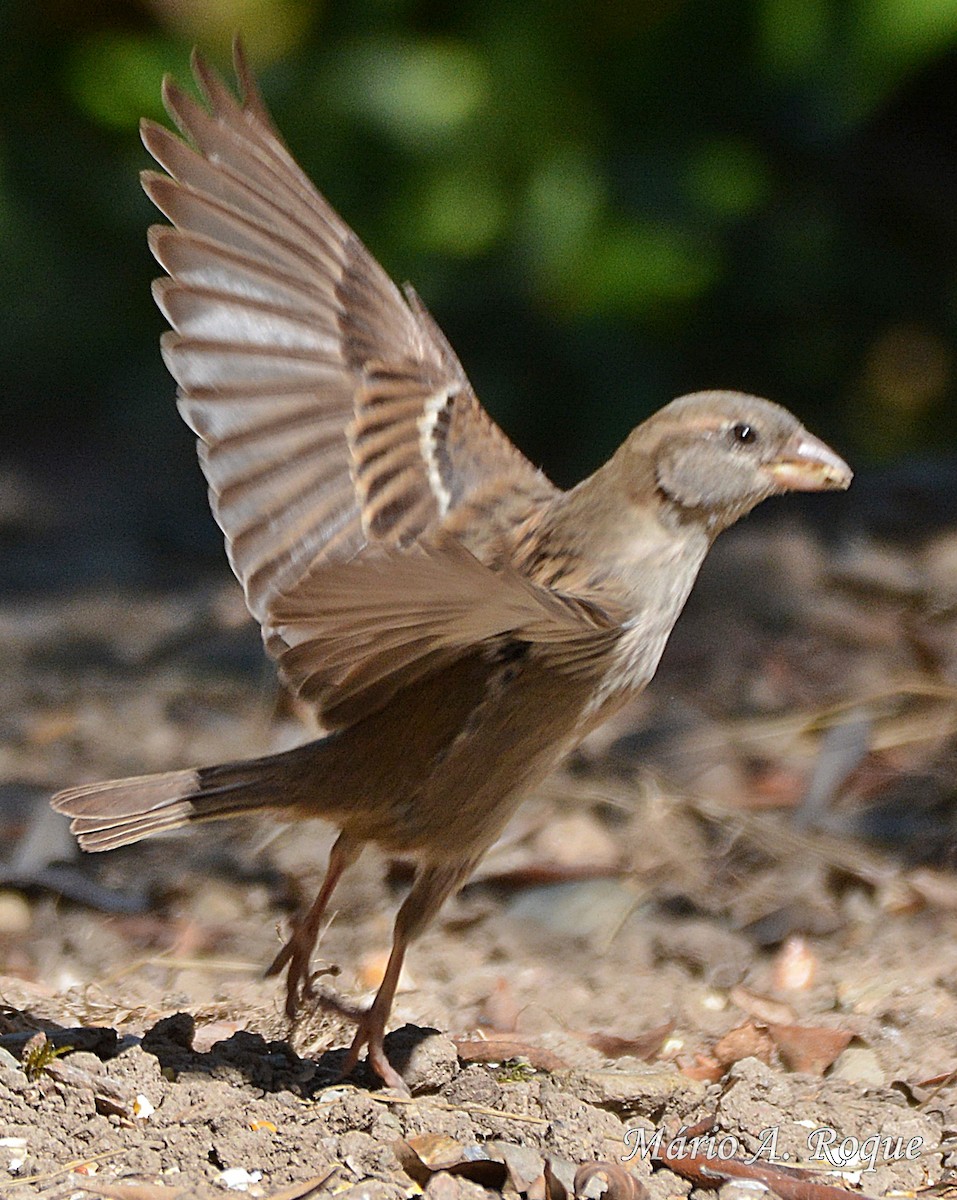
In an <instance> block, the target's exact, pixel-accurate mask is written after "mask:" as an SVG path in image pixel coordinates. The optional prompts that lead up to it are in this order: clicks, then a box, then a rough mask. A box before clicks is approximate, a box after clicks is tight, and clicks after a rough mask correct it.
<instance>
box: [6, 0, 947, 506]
mask: <svg viewBox="0 0 957 1200" xmlns="http://www.w3.org/2000/svg"><path fill="white" fill-rule="evenodd" d="M237 29H238V30H240V31H241V32H242V34H243V36H244V38H245V41H246V43H247V46H248V49H249V52H250V55H251V57H252V59H253V61H254V63H255V64H256V66H257V69H258V70H259V72H260V74H261V77H262V81H263V89H264V92H265V94H266V97H267V100H268V102H269V104H270V106H271V107H272V109H273V112H274V115H275V119H276V122H277V124H278V126H279V128H280V129H281V130H282V131H283V133H284V136H285V137H286V139H287V141H288V143H289V144H290V146H291V147H292V149H293V151H294V153H295V154H296V156H297V157H298V158H299V159H300V161H301V162H302V163H303V165H304V167H305V168H306V169H307V171H308V172H309V174H310V175H311V176H312V177H313V178H314V179H315V180H316V182H317V183H318V184H319V186H320V187H321V188H322V189H323V190H324V191H325V192H326V194H327V195H328V196H329V197H330V199H331V200H332V202H333V203H334V204H335V205H336V207H337V208H339V210H340V211H341V212H342V213H343V215H344V216H345V217H346V219H347V220H348V221H349V222H350V223H351V224H352V225H353V226H354V227H355V228H356V230H357V231H358V232H359V233H360V235H361V236H362V237H363V239H364V240H365V241H366V242H367V243H368V244H369V246H370V248H371V249H372V250H373V252H374V253H375V254H376V255H377V256H378V257H379V258H380V259H381V260H382V261H383V263H384V264H385V265H386V267H387V268H388V269H389V270H390V272H391V273H393V274H394V275H395V276H396V277H397V278H399V279H401V280H404V279H409V280H411V281H412V282H413V283H414V284H415V286H416V288H417V290H418V291H419V292H420V294H421V295H422V296H423V298H424V299H425V300H426V302H427V303H428V304H429V306H430V307H431V308H432V310H433V311H434V313H435V314H436V316H437V318H438V319H439V321H440V323H441V324H442V325H443V327H444V328H445V330H446V332H447V334H448V335H449V337H450V339H451V340H452V342H453V344H454V345H455V346H456V348H457V349H458V351H459V353H460V356H461V358H462V360H463V362H464V364H465V366H466V369H467V370H468V371H469V373H470V376H471V378H472V380H473V383H474V384H475V385H476V388H477V389H478V391H479V393H480V395H481V396H482V397H483V399H484V400H485V403H486V404H487V406H488V407H489V408H490V409H491V410H492V411H493V413H494V414H495V415H496V416H497V417H498V419H499V420H500V421H501V422H502V423H503V424H504V425H505V426H506V428H507V429H508V430H509V432H510V433H511V434H512V435H513V436H514V437H515V438H516V439H517V440H518V441H519V442H520V443H521V444H522V445H523V447H524V448H525V449H526V450H527V451H528V452H530V453H531V454H532V456H533V457H534V458H536V459H537V460H538V461H540V462H543V463H544V464H545V465H546V467H547V468H548V469H549V470H550V472H551V473H552V474H553V476H554V477H555V478H557V479H558V480H559V481H560V482H563V483H565V482H569V481H571V480H572V479H574V478H576V477H577V476H578V475H580V474H581V473H582V472H584V471H586V470H589V469H591V468H592V467H594V466H595V465H596V463H597V462H598V461H599V460H600V459H601V458H602V457H603V456H604V455H605V454H607V453H608V452H609V451H610V450H611V449H612V448H613V447H614V446H615V445H616V444H617V442H618V441H619V440H620V439H621V437H622V436H623V434H624V433H625V432H626V431H627V429H629V428H630V427H631V426H632V425H633V424H635V423H636V421H637V420H639V419H640V418H641V417H642V416H644V415H645V414H646V413H647V412H649V411H651V410H652V409H654V408H656V407H658V406H659V405H660V404H662V403H663V402H664V401H666V400H667V399H669V398H670V397H671V396H673V395H677V394H679V393H681V392H683V391H688V390H692V389H696V388H700V387H711V386H721V387H739V388H742V389H746V390H751V391H756V392H759V393H762V394H765V395H768V396H771V397H772V398H774V399H777V400H780V401H781V402H783V403H785V404H787V405H789V406H791V407H793V408H794V409H795V410H796V411H797V412H798V413H800V414H801V415H802V416H803V417H805V418H806V419H807V420H808V422H809V423H811V424H812V425H813V426H814V427H815V428H816V429H818V430H819V431H820V432H821V433H823V434H824V435H826V436H828V437H830V438H833V439H834V440H835V442H836V444H837V445H838V446H839V447H840V448H841V449H843V450H845V451H846V452H847V453H848V454H849V455H850V456H851V457H852V458H854V459H855V460H857V461H858V462H860V461H861V460H864V461H866V460H867V459H872V460H882V459H889V458H894V457H897V456H900V455H902V454H903V453H905V452H909V451H924V450H929V449H934V450H936V449H939V450H951V451H952V450H953V449H954V446H955V442H957V417H955V404H954V397H955V391H957V371H955V357H954V356H955V346H957V255H955V238H957V88H955V84H957V0H844V2H841V0H802V2H801V3H792V2H790V0H728V2H727V3H720V4H719V3H706V2H704V0H684V2H682V0H617V2H616V0H557V2H550V0H456V2H455V3H440V2H438V0H433V2H428V0H422V2H417V3H416V2H412V0H351V2H349V0H329V2H327V3H309V0H138V2H137V0H125V2H124V0H88V2H87V3H84V4H82V5H77V4H74V3H72V0H6V5H5V6H3V7H0V36H2V38H3V52H2V53H3V70H2V71H0V308H2V312H3V321H2V325H0V371H2V377H3V379H4V381H5V386H4V388H3V390H2V392H0V437H2V439H3V440H2V447H3V448H4V449H0V455H3V454H4V453H6V454H13V453H16V452H17V451H18V449H20V448H29V447H30V446H36V445H38V444H40V443H45V444H49V442H50V441H51V439H52V440H55V439H57V438H60V439H66V440H67V442H68V444H70V445H73V446H75V447H76V448H77V452H78V453H82V447H83V445H84V443H86V442H96V443H101V444H109V443H110V442H111V441H112V442H113V444H115V445H120V444H121V443H122V444H126V445H132V446H136V447H140V448H141V449H140V450H137V451H136V452H137V453H142V455H143V461H144V462H151V461H152V460H151V459H150V455H152V456H154V458H155V461H156V462H160V461H163V462H171V461H173V459H177V460H178V459H179V458H185V456H186V455H188V453H189V448H188V439H184V438H182V437H181V436H180V434H179V433H178V432H176V433H174V432H173V429H174V427H175V419H174V418H173V416H172V404H171V393H172V388H171V384H170V383H169V381H168V379H167V377H166V376H165V374H164V371H163V368H162V365H161V363H160V359H159V354H158V350H157V346H156V338H157V336H158V333H159V332H160V329H161V327H162V323H161V321H160V318H159V316H158V315H157V314H156V313H155V312H154V311H153V308H152V304H151V301H150V298H149V288H148V281H149V279H150V278H151V277H152V275H153V274H154V273H155V271H154V269H153V267H152V265H151V261H150V259H149V256H148V253H147V250H146V244H145V229H146V226H147V225H148V224H149V223H150V222H151V221H152V220H153V219H154V214H152V213H151V211H150V206H149V205H148V203H147V202H146V200H145V199H144V198H143V197H142V195H141V193H140V191H139V188H138V185H137V181H136V174H137V171H138V170H139V169H141V168H142V167H144V166H146V165H147V162H146V155H145V152H144V151H143V150H142V148H141V147H140V144H139V141H138V137H137V130H136V126H137V120H138V118H139V117H140V116H141V115H149V116H153V117H160V116H161V115H162V112H161V106H160V100H159V89H160V80H161V76H162V74H163V72H164V71H166V70H170V71H172V72H174V73H175V74H177V75H178V76H179V77H180V79H185V77H186V75H187V72H188V54H189V49H190V47H191V45H192V44H193V43H195V42H198V43H199V44H200V45H201V47H202V48H203V49H204V50H205V51H206V52H207V53H208V54H209V55H210V56H211V57H212V58H213V59H214V60H215V61H217V62H219V63H220V64H221V65H222V66H223V67H224V69H228V58H229V54H228V46H229V42H230V39H231V36H232V33H233V32H234V31H235V30H237Z"/></svg>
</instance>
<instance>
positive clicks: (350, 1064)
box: [321, 858, 475, 1093]
mask: <svg viewBox="0 0 957 1200" xmlns="http://www.w3.org/2000/svg"><path fill="white" fill-rule="evenodd" d="M474 865H475V859H474V858H473V859H469V861H468V862H465V863H461V862H459V863H446V864H442V865H441V866H426V867H421V868H420V869H419V873H418V874H417V875H416V877H415V882H414V883H413V885H412V890H411V891H410V892H409V894H408V896H406V898H405V901H404V903H403V904H402V907H401V908H400V909H399V911H398V914H397V915H396V918H395V928H394V930H393V934H392V953H391V954H390V955H389V962H388V964H387V966H386V969H385V976H384V977H383V980H382V983H381V984H380V985H379V990H378V992H376V997H375V1000H373V1002H372V1006H371V1007H370V1008H368V1009H366V1010H365V1011H364V1012H349V1011H348V1010H345V1009H342V1008H339V1007H337V1006H336V1005H335V1004H334V1003H332V1004H329V1003H328V1002H327V1001H321V1003H323V1005H325V1006H327V1007H331V1008H333V1009H335V1011H337V1012H339V1013H340V1014H341V1015H344V1016H347V1017H350V1018H351V1019H352V1020H354V1021H355V1022H356V1023H357V1024H358V1026H359V1028H358V1029H357V1030H356V1035H355V1037H354V1038H353V1039H352V1045H351V1046H350V1047H349V1053H348V1054H347V1055H346V1061H345V1064H344V1066H343V1069H342V1075H343V1078H344V1077H345V1076H347V1075H349V1074H350V1073H351V1071H352V1070H353V1068H354V1067H355V1065H356V1063H357V1062H358V1061H359V1055H360V1053H361V1051H362V1047H363V1046H368V1047H369V1064H370V1066H371V1067H372V1069H373V1070H374V1071H375V1073H376V1074H377V1075H378V1076H379V1078H380V1079H381V1080H382V1082H383V1083H384V1084H385V1085H386V1087H393V1088H396V1089H397V1090H398V1091H400V1092H405V1093H408V1090H409V1089H408V1087H407V1086H406V1084H405V1081H404V1080H403V1078H402V1076H401V1075H400V1074H399V1072H398V1071H397V1070H396V1069H395V1067H393V1066H392V1064H391V1063H390V1062H389V1060H388V1058H386V1053H385V1047H384V1045H383V1039H384V1038H385V1026H386V1022H387V1021H388V1019H389V1013H390V1012H391V1011H392V1002H393V1000H394V999H395V990H396V987H397V986H398V983H399V975H400V973H401V971H402V960H403V959H404V958H405V952H406V950H407V948H408V946H409V943H410V942H412V941H413V940H414V939H415V938H416V937H418V935H419V934H420V933H421V932H422V931H423V930H424V929H425V927H426V926H427V925H428V924H429V922H430V921H431V920H432V918H433V917H434V916H435V914H436V913H437V912H438V910H439V909H440V908H441V907H442V904H443V903H444V901H445V899H446V897H447V896H448V895H450V893H452V892H453V891H455V890H456V888H458V887H459V885H460V884H461V883H462V882H463V881H464V880H465V879H466V878H467V877H468V876H469V875H470V874H471V872H472V868H473V866H474Z"/></svg>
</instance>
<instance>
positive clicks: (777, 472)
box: [762, 429, 854, 492]
mask: <svg viewBox="0 0 957 1200" xmlns="http://www.w3.org/2000/svg"><path fill="white" fill-rule="evenodd" d="M762 469H763V470H764V471H766V472H767V474H768V475H770V476H771V478H772V479H773V481H774V486H775V490H778V491H782V492H784V491H787V492H826V491H832V490H836V489H838V488H840V489H841V490H842V491H843V490H845V489H846V488H849V487H850V485H851V480H852V479H853V478H854V473H853V471H852V470H851V468H850V467H849V466H848V465H847V463H846V462H845V461H844V459H843V458H840V457H839V456H838V455H836V454H835V453H834V451H833V450H832V449H831V448H830V446H826V445H825V444H824V442H822V441H821V439H820V438H816V437H814V435H813V434H810V433H808V432H807V431H806V430H804V429H799V430H798V432H797V433H795V434H793V435H792V436H791V437H790V438H789V439H788V441H787V442H786V444H785V446H784V448H783V450H782V451H781V453H780V454H779V455H778V457H777V458H775V459H773V460H772V461H771V462H769V463H767V464H766V465H765V466H764V467H763V468H762Z"/></svg>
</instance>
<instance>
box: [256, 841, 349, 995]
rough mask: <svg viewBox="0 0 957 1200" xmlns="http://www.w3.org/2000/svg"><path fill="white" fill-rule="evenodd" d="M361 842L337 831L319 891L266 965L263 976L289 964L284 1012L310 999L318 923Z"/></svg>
mask: <svg viewBox="0 0 957 1200" xmlns="http://www.w3.org/2000/svg"><path fill="white" fill-rule="evenodd" d="M361 850H362V842H360V841H357V840H356V839H354V838H351V837H349V836H348V835H347V834H345V833H340V834H339V836H338V837H337V838H336V842H335V845H334V846H333V847H332V850H331V851H330V852H329V865H328V866H327V867H326V874H325V878H324V879H323V881H322V887H321V888H320V889H319V895H318V896H317V897H316V898H315V900H314V901H313V903H312V907H311V908H310V909H309V911H308V912H307V913H306V915H305V916H304V917H303V918H302V920H301V921H300V922H299V923H298V924H297V925H296V927H295V928H294V929H293V932H292V935H291V937H290V938H289V941H288V942H286V944H285V946H283V948H282V949H281V950H280V951H279V953H278V954H277V955H276V957H275V958H274V959H273V960H272V962H271V963H270V964H269V966H268V967H267V968H266V978H267V979H268V978H269V977H270V976H271V975H278V974H279V972H280V971H281V970H282V969H283V967H285V966H286V964H287V963H288V964H289V973H288V974H287V975H286V1015H287V1016H289V1017H294V1016H295V1015H296V1013H297V1011H298V1009H299V1005H300V1003H301V1002H302V1001H303V1000H311V999H314V994H313V990H312V980H311V979H310V977H309V962H310V959H311V958H312V952H313V950H314V949H315V946H316V942H317V940H318V938H319V926H320V925H321V924H322V918H323V915H324V914H325V911H326V906H327V905H328V903H329V900H330V899H331V897H332V893H333V892H334V891H335V889H336V884H337V883H338V882H339V880H340V879H341V878H342V875H343V872H344V871H345V870H346V868H347V867H350V866H352V864H353V863H354V862H355V861H356V859H357V858H358V857H359V854H360V852H361Z"/></svg>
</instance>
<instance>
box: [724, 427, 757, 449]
mask: <svg viewBox="0 0 957 1200" xmlns="http://www.w3.org/2000/svg"><path fill="white" fill-rule="evenodd" d="M731 436H732V438H734V440H735V441H736V442H740V444H741V445H742V446H749V445H751V443H752V442H756V441H757V440H758V431H757V430H756V429H755V428H754V426H753V425H747V424H746V423H745V422H744V421H739V422H738V424H737V425H733V426H732V427H731Z"/></svg>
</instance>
